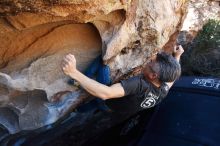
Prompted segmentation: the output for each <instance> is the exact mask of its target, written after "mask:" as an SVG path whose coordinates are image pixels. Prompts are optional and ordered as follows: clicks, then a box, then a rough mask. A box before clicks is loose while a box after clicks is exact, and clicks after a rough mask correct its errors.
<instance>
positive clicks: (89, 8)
mask: <svg viewBox="0 0 220 146" xmlns="http://www.w3.org/2000/svg"><path fill="white" fill-rule="evenodd" d="M186 8H187V1H186V0H163V1H160V0H154V1H152V0H120V1H119V0H111V1H109V0H94V1H80V0H74V1H73V0H54V1H53V0H36V1H32V0H25V1H24V0H2V1H1V2H0V16H1V18H0V42H1V43H0V50H1V51H0V72H1V73H0V85H1V88H2V89H4V92H3V91H2V93H0V98H2V99H3V98H4V99H5V98H7V97H9V96H11V94H12V93H14V91H16V92H17V91H19V92H27V91H32V90H35V89H37V90H43V91H45V92H46V94H47V98H48V99H49V100H50V98H51V97H52V96H54V95H56V94H58V93H60V92H63V91H73V90H76V88H75V87H73V86H69V85H67V84H66V82H67V80H68V77H66V76H65V75H64V74H63V72H62V71H61V68H60V65H61V60H62V58H63V57H64V55H66V54H68V53H73V54H74V55H75V56H76V59H77V63H78V64H77V67H78V68H79V69H80V70H81V71H83V70H85V68H86V67H87V66H88V64H89V63H90V62H91V61H92V60H93V59H94V58H95V57H96V56H97V55H99V54H101V53H102V56H103V60H104V62H105V63H106V64H108V65H109V66H110V68H111V73H112V74H111V76H112V79H113V81H117V80H118V79H120V78H121V77H124V76H128V75H129V74H133V73H134V72H136V69H140V68H142V66H143V64H145V63H146V62H147V61H148V59H149V58H150V57H151V56H152V55H153V54H154V53H157V52H158V51H161V50H162V47H163V46H164V45H165V44H167V43H168V42H169V41H171V42H173V40H170V37H171V36H173V38H176V36H175V35H174V34H178V32H179V30H180V29H181V26H182V23H183V20H184V18H185V14H186V11H187V9H186ZM174 36H175V37H174ZM168 44H169V43H168ZM170 47H172V45H170ZM139 71H140V70H138V71H137V72H139ZM6 90H7V92H5V91H6ZM0 91H1V90H0ZM13 96H14V94H13ZM0 101H1V100H0ZM2 101H5V100H2ZM9 102H10V101H9Z"/></svg>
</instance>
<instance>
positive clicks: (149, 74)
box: [62, 45, 184, 114]
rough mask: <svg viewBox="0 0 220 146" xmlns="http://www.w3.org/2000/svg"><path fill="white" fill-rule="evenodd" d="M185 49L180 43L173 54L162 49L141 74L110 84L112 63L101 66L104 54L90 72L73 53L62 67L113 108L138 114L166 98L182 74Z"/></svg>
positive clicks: (64, 60) (108, 106) (66, 58)
mask: <svg viewBox="0 0 220 146" xmlns="http://www.w3.org/2000/svg"><path fill="white" fill-rule="evenodd" d="M183 52H184V49H183V48H182V46H181V45H179V46H175V47H174V51H173V56H172V55H170V54H167V53H165V52H161V53H158V54H157V55H156V56H154V57H152V59H151V61H150V62H149V63H147V64H146V65H145V67H144V68H143V70H142V73H141V74H140V75H137V76H134V77H131V78H129V79H126V80H122V81H120V83H115V84H113V85H110V84H111V81H110V69H109V67H108V66H107V65H103V64H101V65H102V66H101V67H100V62H101V63H102V59H101V57H98V58H97V59H96V60H95V61H94V62H93V64H92V65H91V67H90V69H89V70H87V72H86V73H85V74H86V75H84V74H83V73H81V72H80V71H79V70H78V69H77V68H76V59H75V57H74V55H72V54H68V55H66V56H65V57H64V59H63V64H62V69H63V71H64V73H65V74H66V75H68V76H70V77H71V78H72V79H74V80H76V81H77V82H79V84H80V85H81V86H82V87H83V88H84V89H85V90H86V91H88V92H89V93H90V94H92V95H93V96H95V97H98V98H100V99H101V100H102V101H103V103H104V104H105V105H104V106H106V107H107V108H108V109H109V110H110V111H113V112H120V113H132V114H134V113H136V112H138V111H141V110H143V109H147V108H151V107H153V106H155V105H156V104H158V103H159V102H161V101H162V99H164V98H165V96H166V95H167V93H168V91H169V89H170V87H171V86H172V85H173V83H174V81H175V80H176V79H177V78H178V77H179V76H180V74H181V66H180V64H179V60H180V57H181V55H182V53H183ZM97 72H98V73H97ZM95 73H97V74H98V75H97V76H98V77H97V81H95V80H93V79H92V78H93V75H94V74H95Z"/></svg>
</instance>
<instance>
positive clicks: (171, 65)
mask: <svg viewBox="0 0 220 146" xmlns="http://www.w3.org/2000/svg"><path fill="white" fill-rule="evenodd" d="M156 60H157V63H158V65H159V68H160V71H159V80H160V81H161V82H173V81H175V80H176V79H178V78H179V77H180V75H181V66H180V64H179V62H178V61H177V60H176V59H175V58H174V57H173V56H172V55H170V54H167V53H165V52H162V53H158V54H157V59H156Z"/></svg>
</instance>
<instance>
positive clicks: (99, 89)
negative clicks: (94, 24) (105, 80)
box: [62, 54, 125, 100]
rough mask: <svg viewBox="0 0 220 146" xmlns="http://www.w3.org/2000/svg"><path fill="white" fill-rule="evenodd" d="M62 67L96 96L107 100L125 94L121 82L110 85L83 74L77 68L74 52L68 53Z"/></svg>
mask: <svg viewBox="0 0 220 146" xmlns="http://www.w3.org/2000/svg"><path fill="white" fill-rule="evenodd" d="M62 69H63V71H64V73H65V74H66V75H68V76H70V77H71V78H73V79H75V80H77V81H78V82H79V83H80V85H81V86H82V87H83V88H84V89H85V90H86V91H88V92H89V93H90V94H92V95H94V96H96V97H99V98H101V99H104V100H105V99H110V98H119V97H122V96H124V95H125V91H124V88H123V87H122V85H121V83H117V84H113V85H112V86H110V87H109V86H106V85H104V84H101V83H99V82H97V81H95V80H93V79H90V78H88V77H87V76H85V75H84V74H82V73H81V72H80V71H79V70H77V68H76V59H75V57H74V55H72V54H68V55H67V56H66V57H65V58H64V62H63V65H62Z"/></svg>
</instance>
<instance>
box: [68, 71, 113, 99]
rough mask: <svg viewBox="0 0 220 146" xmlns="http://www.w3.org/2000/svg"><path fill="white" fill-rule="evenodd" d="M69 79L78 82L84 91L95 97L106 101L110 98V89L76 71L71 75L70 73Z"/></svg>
mask: <svg viewBox="0 0 220 146" xmlns="http://www.w3.org/2000/svg"><path fill="white" fill-rule="evenodd" d="M70 77H72V78H73V79H75V80H76V81H78V82H79V83H80V85H81V86H82V87H83V88H84V89H85V90H86V91H88V92H89V93H90V94H92V95H94V96H96V97H99V98H102V99H107V98H108V97H109V96H110V95H109V94H110V93H111V88H110V87H108V86H106V85H104V84H100V83H99V82H97V81H95V80H93V79H90V78H88V77H87V76H85V75H84V74H82V73H81V72H80V71H78V70H75V71H74V72H73V73H71V74H70Z"/></svg>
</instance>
